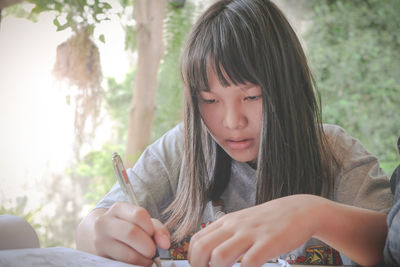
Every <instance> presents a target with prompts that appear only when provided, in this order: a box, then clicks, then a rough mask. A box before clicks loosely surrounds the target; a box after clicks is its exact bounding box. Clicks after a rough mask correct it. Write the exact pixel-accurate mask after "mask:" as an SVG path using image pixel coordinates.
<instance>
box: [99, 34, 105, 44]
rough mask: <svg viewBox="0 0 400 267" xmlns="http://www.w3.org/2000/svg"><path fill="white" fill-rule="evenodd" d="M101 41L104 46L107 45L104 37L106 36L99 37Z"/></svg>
mask: <svg viewBox="0 0 400 267" xmlns="http://www.w3.org/2000/svg"><path fill="white" fill-rule="evenodd" d="M99 40H100V41H101V42H102V43H103V44H105V43H106V40H105V37H104V34H100V36H99Z"/></svg>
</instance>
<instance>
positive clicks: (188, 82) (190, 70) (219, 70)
mask: <svg viewBox="0 0 400 267" xmlns="http://www.w3.org/2000/svg"><path fill="white" fill-rule="evenodd" d="M204 16H205V17H207V14H205V15H204ZM202 21H203V23H201V24H198V25H195V27H194V30H193V32H192V34H191V36H190V37H189V40H188V41H189V42H188V43H187V46H186V48H185V50H184V53H183V55H182V64H181V67H182V68H181V74H182V80H183V82H184V84H185V86H187V88H188V89H189V90H190V93H191V95H192V96H198V93H199V91H209V90H210V87H209V75H210V74H211V73H214V74H216V75H217V76H218V79H219V81H220V83H221V84H222V85H224V86H229V85H230V84H234V85H238V84H244V83H246V82H250V83H253V84H258V82H257V80H258V79H257V77H256V76H255V73H256V72H255V70H256V67H255V65H254V64H255V60H254V57H251V56H250V57H249V55H250V54H255V52H254V43H255V40H254V36H255V35H254V33H253V32H252V31H251V27H249V25H247V24H246V22H243V21H241V18H240V15H239V14H237V13H236V12H234V11H233V10H231V9H230V8H228V7H226V6H225V7H224V8H223V9H222V10H221V11H220V12H219V13H218V14H216V15H214V16H212V17H209V18H208V19H207V20H202ZM238 25H241V26H240V27H239V26H238ZM243 39H246V40H247V41H245V42H243ZM243 43H245V44H243Z"/></svg>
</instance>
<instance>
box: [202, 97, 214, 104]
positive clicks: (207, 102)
mask: <svg viewBox="0 0 400 267" xmlns="http://www.w3.org/2000/svg"><path fill="white" fill-rule="evenodd" d="M201 101H202V102H203V103H206V104H214V103H216V102H217V100H215V99H204V98H202V99H201Z"/></svg>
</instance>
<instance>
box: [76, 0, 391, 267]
mask: <svg viewBox="0 0 400 267" xmlns="http://www.w3.org/2000/svg"><path fill="white" fill-rule="evenodd" d="M181 73H182V79H183V83H184V85H185V100H184V101H185V103H184V107H185V110H184V111H185V115H184V122H183V124H180V125H178V126H177V127H175V128H174V129H172V130H171V131H169V132H168V133H166V134H165V135H164V136H163V137H162V138H160V139H159V140H158V141H157V142H155V143H154V144H152V145H150V146H149V147H148V148H147V149H146V150H145V151H144V152H143V154H142V156H141V158H140V159H139V161H138V162H137V163H136V164H135V166H134V167H133V168H131V169H128V175H129V178H130V180H131V183H132V184H133V186H134V189H135V193H136V195H137V198H138V200H139V203H140V206H141V207H138V206H134V205H131V204H128V203H126V202H127V197H126V196H124V194H123V193H122V191H121V189H120V188H119V186H118V184H116V185H115V186H114V187H113V188H112V190H111V191H110V192H109V193H108V194H107V195H106V196H105V197H104V198H103V200H101V202H100V203H99V204H98V205H97V206H96V208H95V209H94V210H93V211H92V212H90V214H89V215H87V216H86V218H84V219H83V221H82V222H81V224H80V225H79V227H78V230H77V233H78V235H77V247H78V249H82V250H85V251H88V252H91V253H95V254H98V255H101V256H105V257H110V258H113V259H116V260H121V261H125V262H129V263H133V264H138V265H150V264H151V263H152V260H151V259H152V257H153V256H154V254H155V250H156V246H158V247H159V248H160V250H161V251H160V253H161V256H164V257H165V256H170V257H173V258H178V259H180V258H185V257H187V258H188V260H189V262H190V264H191V265H192V266H209V265H210V266H229V265H232V264H233V263H234V262H236V261H237V260H238V259H241V264H242V266H260V265H262V264H263V263H264V262H267V261H268V260H271V259H274V258H276V257H280V258H283V259H285V260H287V261H289V262H291V263H307V264H313V263H316V264H330V265H335V264H344V263H349V262H350V259H351V260H352V261H355V262H357V263H358V264H361V265H374V264H376V263H378V262H380V261H381V260H382V251H383V247H384V243H385V236H386V232H387V228H386V222H385V220H386V212H387V211H388V210H389V208H390V206H391V205H392V201H393V195H392V194H391V192H390V185H389V180H388V178H387V177H386V175H385V174H384V173H383V172H382V170H381V169H380V168H379V164H378V161H377V159H376V158H375V157H374V156H372V155H371V154H369V153H368V152H367V151H365V149H364V148H363V146H362V145H361V144H360V142H359V141H358V140H356V139H354V138H352V137H351V136H349V135H348V134H347V133H346V132H345V131H344V130H343V129H342V128H340V127H338V126H334V125H323V124H322V122H321V116H320V113H319V107H318V101H317V100H316V97H315V95H314V88H315V85H314V80H313V78H312V75H311V73H310V70H309V67H308V65H307V60H306V57H305V55H304V52H303V50H302V47H301V45H300V43H299V40H298V38H297V36H296V34H295V32H294V31H293V29H292V28H291V26H290V25H289V23H288V21H287V20H286V19H285V17H284V15H283V14H282V12H281V11H280V10H279V9H278V8H277V7H276V6H275V5H274V4H273V3H272V2H271V1H268V0H223V1H218V2H216V3H215V4H214V5H212V6H211V7H210V8H208V10H207V11H206V12H205V13H204V14H203V15H202V16H201V17H200V18H199V20H198V21H197V23H196V24H195V26H194V28H193V29H192V31H191V34H190V36H189V38H188V40H187V44H186V47H185V49H184V51H183V54H182V59H181ZM224 214H225V215H224ZM210 222H212V223H211V224H210ZM200 229H202V230H200ZM194 233H195V234H194ZM193 234H194V235H193ZM190 237H191V241H190V244H189V242H188V241H189V238H190ZM168 248H170V249H169V251H167V250H166V249H168Z"/></svg>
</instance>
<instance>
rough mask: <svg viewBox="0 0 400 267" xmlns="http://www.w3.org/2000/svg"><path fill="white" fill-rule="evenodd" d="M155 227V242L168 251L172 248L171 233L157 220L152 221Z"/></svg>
mask: <svg viewBox="0 0 400 267" xmlns="http://www.w3.org/2000/svg"><path fill="white" fill-rule="evenodd" d="M151 221H152V222H153V226H154V240H155V242H156V244H157V245H158V246H159V247H160V248H162V249H168V248H169V247H170V246H171V239H170V233H169V231H168V229H167V228H166V227H165V226H164V225H163V224H162V223H161V222H160V221H159V220H157V219H151Z"/></svg>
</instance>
